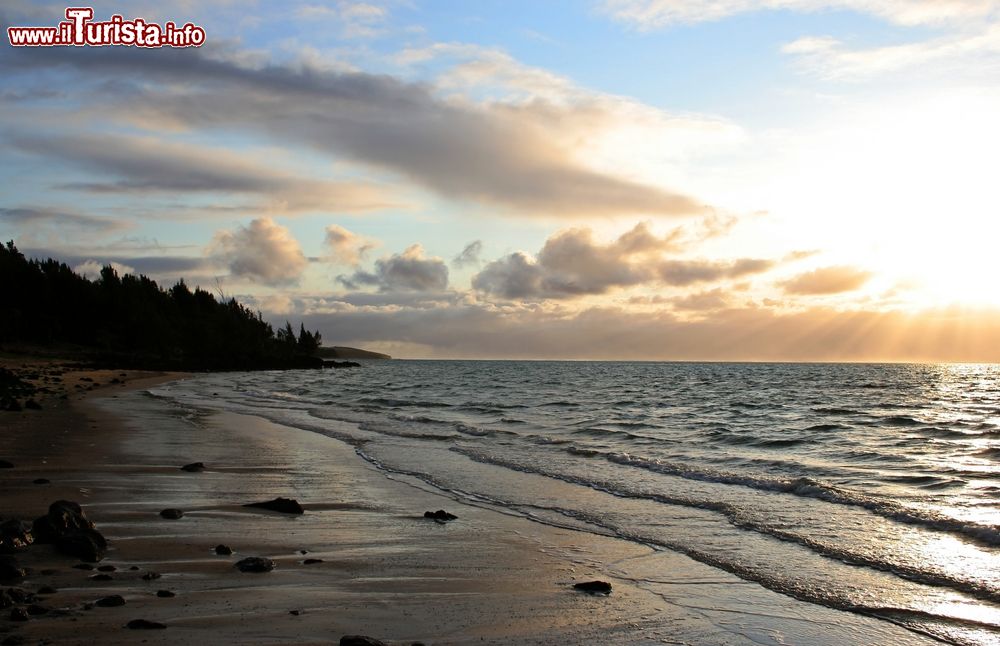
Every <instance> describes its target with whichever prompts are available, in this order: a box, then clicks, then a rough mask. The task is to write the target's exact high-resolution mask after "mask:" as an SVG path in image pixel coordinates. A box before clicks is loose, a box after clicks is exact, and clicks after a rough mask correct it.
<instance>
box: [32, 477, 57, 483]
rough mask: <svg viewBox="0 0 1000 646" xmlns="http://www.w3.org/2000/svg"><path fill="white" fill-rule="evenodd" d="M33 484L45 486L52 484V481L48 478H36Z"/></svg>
mask: <svg viewBox="0 0 1000 646" xmlns="http://www.w3.org/2000/svg"><path fill="white" fill-rule="evenodd" d="M31 483H32V484H36V485H44V484H51V483H52V481H51V480H49V479H48V478H35V479H34V480H32V481H31Z"/></svg>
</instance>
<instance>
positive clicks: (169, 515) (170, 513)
mask: <svg viewBox="0 0 1000 646" xmlns="http://www.w3.org/2000/svg"><path fill="white" fill-rule="evenodd" d="M183 516H184V512H183V511H181V510H180V509H164V510H163V511H161V512H160V518H166V519H168V520H177V519H178V518H181V517H183Z"/></svg>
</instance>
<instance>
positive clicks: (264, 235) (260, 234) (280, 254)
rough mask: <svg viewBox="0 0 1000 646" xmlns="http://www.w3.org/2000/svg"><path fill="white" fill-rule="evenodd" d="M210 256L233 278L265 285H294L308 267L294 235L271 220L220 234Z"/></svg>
mask: <svg viewBox="0 0 1000 646" xmlns="http://www.w3.org/2000/svg"><path fill="white" fill-rule="evenodd" d="M209 255H210V256H212V257H213V258H214V259H216V260H217V261H218V262H220V263H222V264H224V265H226V266H227V267H228V268H229V272H230V274H231V275H232V276H234V277H237V278H243V279H246V280H249V281H252V282H256V283H261V284H264V285H287V284H292V283H295V282H297V281H298V280H299V278H300V277H301V276H302V272H303V271H305V268H306V265H307V264H308V261H307V260H306V257H305V255H304V254H303V253H302V249H301V247H300V246H299V243H298V241H297V240H296V239H295V238H294V237H293V236H292V234H291V232H290V231H289V230H288V229H287V228H285V227H283V226H281V225H280V224H278V223H276V222H275V221H274V220H272V219H271V218H268V217H264V218H257V219H256V220H253V221H252V222H250V224H249V225H247V226H239V227H237V228H236V229H234V230H232V231H219V232H218V233H216V234H215V239H214V240H213V241H212V244H211V245H210V247H209Z"/></svg>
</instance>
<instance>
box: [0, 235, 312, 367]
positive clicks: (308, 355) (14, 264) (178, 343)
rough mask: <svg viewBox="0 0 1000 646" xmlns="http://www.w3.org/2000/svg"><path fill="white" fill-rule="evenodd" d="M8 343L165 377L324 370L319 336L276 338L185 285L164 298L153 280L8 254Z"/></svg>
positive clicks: (283, 333) (1, 256)
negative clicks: (72, 349) (75, 353)
mask: <svg viewBox="0 0 1000 646" xmlns="http://www.w3.org/2000/svg"><path fill="white" fill-rule="evenodd" d="M0 294H2V295H3V297H2V299H0V343H3V344H5V345H6V344H10V343H15V344H17V343H20V344H27V345H32V344H34V345H40V346H46V347H50V346H56V345H72V346H78V347H80V348H82V349H85V350H86V352H87V354H88V356H89V357H90V358H91V359H92V360H93V361H94V362H96V363H106V364H109V365H110V364H113V365H115V366H117V367H123V368H124V367H131V368H141V369H158V370H260V369H284V368H318V367H322V366H323V360H322V359H320V358H319V357H318V356H317V355H318V352H319V349H320V344H321V342H322V340H321V338H320V334H319V332H309V331H307V330H306V329H305V327H304V326H301V325H300V326H299V332H298V333H297V334H296V332H295V330H294V328H293V327H292V325H291V323H286V324H285V326H284V327H283V328H280V329H278V330H277V331H275V330H274V329H273V328H272V327H271V325H270V324H269V323H267V322H265V321H264V320H263V319H262V318H261V315H260V312H253V311H251V310H250V309H248V308H247V307H246V306H244V305H242V304H240V303H239V302H237V301H236V299H233V298H228V299H226V298H222V299H216V298H215V296H213V295H212V294H210V293H209V292H206V291H205V290H203V289H194V290H191V289H190V288H189V287H188V286H187V285H186V284H184V281H180V282H178V283H177V284H176V285H174V286H173V287H171V288H169V289H164V288H162V287H160V286H158V285H157V284H156V282H155V281H153V280H150V279H149V278H147V277H146V276H143V275H139V276H135V275H132V274H126V275H124V276H119V275H118V273H117V272H116V271H115V270H114V269H113V268H112V267H110V266H105V267H104V268H103V269H102V270H101V276H100V278H98V279H97V280H93V281H92V280H89V279H87V278H85V277H83V276H80V275H79V274H77V273H75V272H74V271H73V270H72V269H71V268H70V267H69V266H68V265H66V264H65V263H61V262H59V261H57V260H52V259H48V260H44V261H43V260H29V259H27V258H25V257H24V255H23V254H22V253H20V252H19V251H18V250H17V248H16V247H15V246H14V243H13V242H8V243H7V244H6V246H3V245H0Z"/></svg>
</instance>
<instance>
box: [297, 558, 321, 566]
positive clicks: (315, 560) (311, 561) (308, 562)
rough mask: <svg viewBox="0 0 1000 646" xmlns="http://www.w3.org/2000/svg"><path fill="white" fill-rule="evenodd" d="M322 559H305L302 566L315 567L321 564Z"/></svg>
mask: <svg viewBox="0 0 1000 646" xmlns="http://www.w3.org/2000/svg"><path fill="white" fill-rule="evenodd" d="M322 562H323V559H306V560H304V561H302V563H303V564H304V565H316V564H317V563H322Z"/></svg>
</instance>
